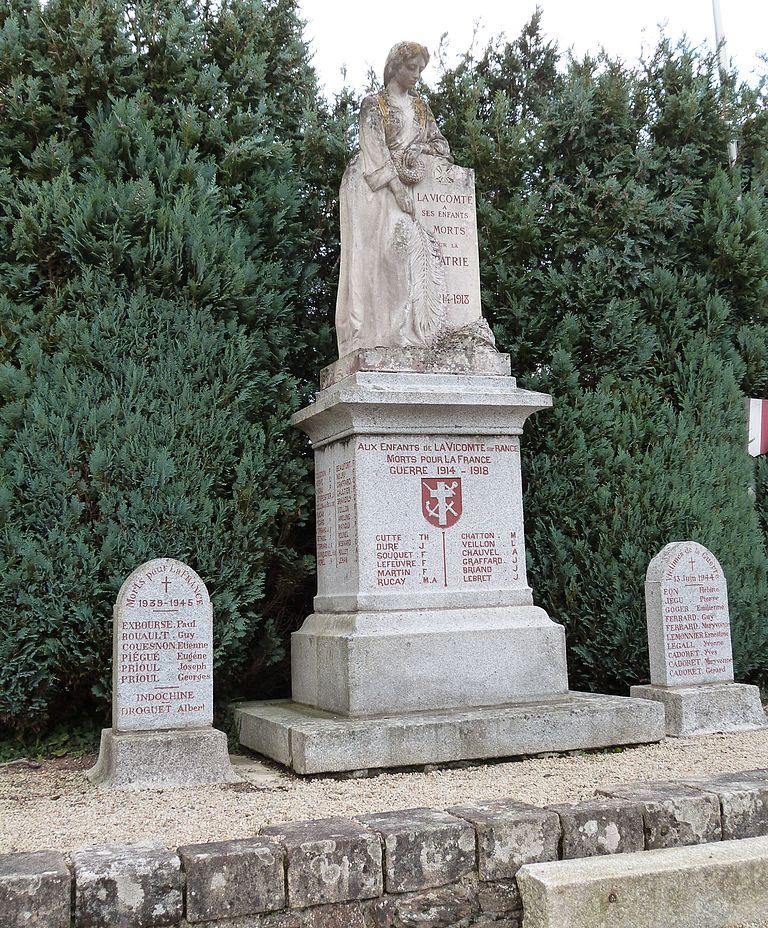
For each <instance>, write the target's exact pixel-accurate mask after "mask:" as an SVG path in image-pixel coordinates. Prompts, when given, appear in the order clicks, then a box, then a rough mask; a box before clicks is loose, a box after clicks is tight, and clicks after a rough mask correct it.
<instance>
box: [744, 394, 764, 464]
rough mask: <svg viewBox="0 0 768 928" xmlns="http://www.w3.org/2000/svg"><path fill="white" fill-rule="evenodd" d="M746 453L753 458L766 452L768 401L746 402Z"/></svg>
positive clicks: (749, 400) (750, 400)
mask: <svg viewBox="0 0 768 928" xmlns="http://www.w3.org/2000/svg"><path fill="white" fill-rule="evenodd" d="M747 433H748V441H747V451H748V452H749V454H751V455H752V457H753V458H756V457H759V456H760V455H761V454H765V453H766V452H768V400H752V399H748V400H747Z"/></svg>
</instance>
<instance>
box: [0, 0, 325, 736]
mask: <svg viewBox="0 0 768 928" xmlns="http://www.w3.org/2000/svg"><path fill="white" fill-rule="evenodd" d="M0 105H1V106H2V125H1V127H0V339H1V341H0V361H2V366H1V367H0V402H1V403H2V408H1V410H0V455H1V456H2V457H1V460H2V470H1V473H0V481H2V482H1V483H0V573H1V574H2V577H3V581H2V584H1V585H0V721H4V722H5V723H6V725H9V726H13V727H14V728H16V729H22V730H23V729H24V728H30V727H41V726H45V725H47V724H49V723H50V721H51V720H53V719H55V718H56V717H58V716H59V715H60V713H61V712H67V711H71V712H73V713H80V714H82V713H84V712H86V711H91V710H92V709H93V708H94V707H96V708H98V709H99V711H100V712H101V714H102V715H103V714H104V713H105V710H106V707H107V705H108V700H109V696H110V689H111V684H110V663H111V625H112V616H111V611H112V610H111V607H112V603H113V602H114V598H115V595H116V593H117V590H118V589H119V587H120V585H121V583H122V580H123V579H124V578H125V577H126V576H127V575H128V573H130V571H131V570H132V569H133V568H134V567H135V566H137V565H138V564H140V563H142V562H143V561H144V560H146V559H148V558H151V557H158V556H171V557H176V558H179V559H181V560H183V561H186V562H188V563H190V564H191V565H192V566H193V567H194V568H195V569H196V570H197V571H198V572H199V573H200V574H201V576H202V577H203V578H204V579H205V580H206V582H207V583H208V586H209V589H210V591H211V594H212V601H213V607H214V611H215V615H216V623H215V641H214V645H215V659H216V665H215V666H216V677H215V679H216V682H217V686H218V688H219V691H220V692H221V693H227V694H230V693H232V692H233V691H234V692H241V691H243V689H244V688H246V687H247V682H244V681H247V680H248V679H249V675H250V677H251V678H252V677H253V676H254V673H255V671H256V670H257V669H259V668H264V667H265V665H269V664H270V663H273V662H275V661H277V660H279V659H281V658H282V657H283V656H284V653H285V647H284V640H283V639H284V634H285V627H284V626H285V625H287V626H290V625H291V623H292V622H293V615H294V613H295V612H297V611H299V609H300V610H301V611H302V612H303V611H304V610H305V608H306V602H307V600H308V598H309V595H308V594H309V593H310V586H311V572H310V571H311V564H312V561H311V555H310V552H311V547H312V544H311V525H309V524H308V523H309V518H310V515H311V505H312V504H311V482H310V481H311V462H310V461H309V460H308V457H307V454H306V448H305V442H304V441H303V440H302V439H301V437H300V436H299V435H298V434H297V433H295V431H294V430H293V429H291V428H290V427H289V425H288V419H289V417H290V415H291V414H292V412H294V411H295V410H296V409H297V408H298V407H299V406H300V405H301V404H302V401H303V399H304V398H305V395H306V390H305V387H304V385H303V384H302V383H301V382H299V380H298V379H297V377H296V370H297V369H298V368H300V367H302V366H303V365H304V364H309V365H310V366H312V367H315V365H316V363H318V362H316V361H315V360H314V356H315V355H316V354H317V353H318V352H320V353H321V354H322V352H323V351H324V352H325V353H326V354H327V350H328V349H327V343H328V341H329V332H330V329H329V325H328V322H327V317H326V314H325V312H323V313H322V314H318V311H317V306H318V305H319V304H320V303H323V304H324V303H325V302H326V299H325V298H324V297H323V294H324V293H325V292H326V291H327V289H328V287H329V285H328V284H326V283H325V281H324V279H323V278H322V277H321V275H320V273H319V269H320V266H321V264H322V255H320V249H319V247H318V241H320V240H321V239H322V238H323V236H324V230H325V227H326V225H327V220H326V218H325V215H324V211H325V210H327V209H328V204H327V202H326V198H325V197H324V195H323V192H322V191H320V192H318V189H317V188H318V185H317V182H316V174H317V172H318V171H319V170H320V168H321V166H323V165H324V163H325V162H326V161H328V160H332V159H333V158H334V157H336V158H337V160H343V156H341V157H340V156H339V155H338V152H337V151H335V148H338V145H337V144H336V143H335V142H334V141H333V137H332V133H330V132H329V131H328V129H327V127H326V128H325V129H324V131H323V134H319V133H318V132H317V131H313V130H312V122H313V120H314V121H315V122H317V118H316V117H315V116H313V117H312V118H309V117H308V116H307V115H306V114H307V113H309V112H312V113H314V112H316V111H317V110H318V106H319V104H318V97H317V88H316V82H315V76H314V72H313V71H312V69H311V67H310V65H309V61H308V52H307V48H306V46H305V44H304V42H303V40H302V38H301V23H300V21H299V20H298V19H297V16H296V10H295V3H294V2H292V0H271V2H260V0H232V2H226V3H224V4H222V5H221V6H218V7H217V8H216V10H215V11H214V10H213V9H212V8H211V7H209V6H208V5H207V4H205V5H204V4H198V3H194V2H184V0H182V2H179V0H158V2H154V0H151V2H139V3H123V2H122V0H89V2H88V3H86V4H83V3H80V2H75V0H50V2H48V3H46V5H45V6H44V7H41V6H40V5H39V3H38V2H36V0H29V2H27V0H24V2H17V0H10V2H8V0H4V2H3V4H2V5H0ZM342 141H343V136H342ZM334 146H335V147H334ZM342 147H343V144H342ZM313 254H318V255H319V257H318V260H315V261H313V260H311V256H312V255H313ZM324 344H325V347H323V346H324ZM268 581H269V583H268ZM294 594H295V595H298V598H299V601H300V602H301V603H302V605H301V606H299V607H297V606H295V605H294V606H293V607H290V597H291V595H294ZM286 614H287V618H286Z"/></svg>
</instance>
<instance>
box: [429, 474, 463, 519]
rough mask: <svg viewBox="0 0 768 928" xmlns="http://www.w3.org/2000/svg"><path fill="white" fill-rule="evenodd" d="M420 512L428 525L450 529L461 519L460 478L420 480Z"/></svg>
mask: <svg viewBox="0 0 768 928" xmlns="http://www.w3.org/2000/svg"><path fill="white" fill-rule="evenodd" d="M421 512H422V515H423V516H424V518H425V519H426V520H427V522H429V524H430V525H434V526H435V527H436V528H450V527H451V526H452V525H455V524H456V523H457V522H458V521H459V518H460V517H461V478H460V477H452V478H450V479H448V480H442V479H440V478H439V477H422V478H421Z"/></svg>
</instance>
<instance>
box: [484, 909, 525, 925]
mask: <svg viewBox="0 0 768 928" xmlns="http://www.w3.org/2000/svg"><path fill="white" fill-rule="evenodd" d="M471 924H472V928H523V915H522V910H521V914H520V915H519V916H512V915H510V916H502V917H501V918H498V917H497V916H495V915H481V916H480V917H479V918H477V919H475V921H473V922H472V923H471Z"/></svg>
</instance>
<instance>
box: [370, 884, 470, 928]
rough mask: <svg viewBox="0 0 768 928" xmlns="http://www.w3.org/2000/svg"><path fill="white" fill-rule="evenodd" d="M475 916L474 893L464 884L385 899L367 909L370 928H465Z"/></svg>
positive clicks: (386, 897)
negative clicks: (369, 914) (370, 921)
mask: <svg viewBox="0 0 768 928" xmlns="http://www.w3.org/2000/svg"><path fill="white" fill-rule="evenodd" d="M479 912H480V907H479V904H478V901H477V889H476V888H475V887H474V886H472V885H466V884H456V885H454V886H443V887H440V888H439V889H430V890H427V891H426V892H421V893H405V894H403V895H398V896H385V897H384V898H383V899H379V900H378V901H377V902H374V903H373V904H372V907H371V915H372V922H373V926H374V928H465V926H469V925H471V924H472V923H473V920H474V919H475V918H476V917H477V915H478V914H479Z"/></svg>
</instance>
